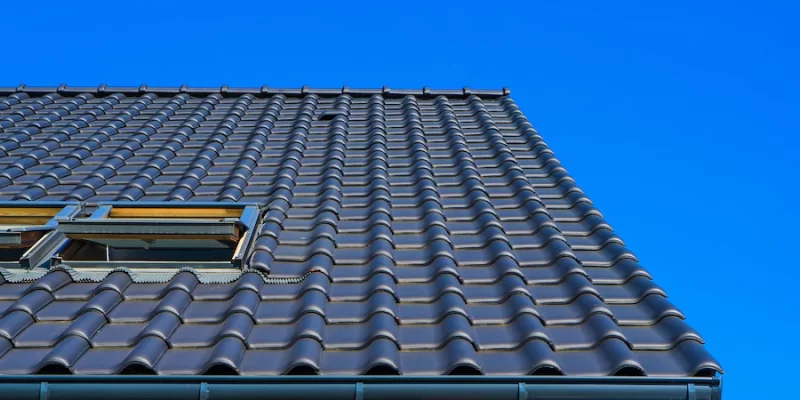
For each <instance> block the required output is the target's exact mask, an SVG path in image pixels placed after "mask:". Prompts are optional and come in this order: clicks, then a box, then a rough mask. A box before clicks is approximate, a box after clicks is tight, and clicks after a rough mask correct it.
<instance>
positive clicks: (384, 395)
mask: <svg viewBox="0 0 800 400" xmlns="http://www.w3.org/2000/svg"><path fill="white" fill-rule="evenodd" d="M141 398H148V399H170V400H184V399H185V400H211V399H213V400H217V399H235V400H248V399H264V400H266V399H331V400H379V399H385V400H394V399H398V400H399V399H410V398H413V399H429V400H439V399H441V400H444V399H463V400H482V399H497V400H534V399H535V400H562V399H571V400H580V399H585V400H589V399H592V400H603V399H609V400H610V399H615V400H645V399H646V400H668V399H669V400H721V398H722V380H721V378H719V377H713V378H653V377H571V376H358V375H355V376H202V375H199V376H164V375H156V376H152V375H150V376H147V375H99V376H91V375H3V376H0V400H5V399H16V400H28V399H30V400H46V399H50V400H62V399H64V400H66V399H87V400H91V399H98V400H101V399H102V400H108V399H115V400H126V399H141Z"/></svg>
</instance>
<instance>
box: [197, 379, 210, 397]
mask: <svg viewBox="0 0 800 400" xmlns="http://www.w3.org/2000/svg"><path fill="white" fill-rule="evenodd" d="M208 397H209V392H208V382H201V383H200V396H199V397H198V399H199V400H208Z"/></svg>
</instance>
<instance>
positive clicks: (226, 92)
mask: <svg viewBox="0 0 800 400" xmlns="http://www.w3.org/2000/svg"><path fill="white" fill-rule="evenodd" d="M14 93H32V94H34V93H35V94H47V93H59V94H63V95H77V94H81V93H92V94H96V95H109V94H114V93H122V94H125V95H142V94H145V93H155V94H158V95H176V94H180V93H186V94H189V95H193V96H208V95H211V94H221V95H223V96H229V97H235V96H241V95H245V94H250V95H253V96H256V97H259V96H271V95H276V94H283V95H285V96H305V95H308V94H317V95H320V96H333V95H340V94H350V95H356V96H371V95H374V94H380V95H383V96H387V97H402V96H408V95H412V96H420V97H434V96H464V97H466V96H470V95H477V96H481V97H490V98H491V97H502V96H509V95H510V94H511V89H509V88H502V89H470V88H468V87H466V86H465V87H463V88H461V89H431V88H429V87H427V86H426V87H423V88H421V89H391V88H389V87H388V86H384V87H382V88H374V89H369V88H367V89H363V88H362V89H356V88H350V87H348V86H343V87H341V88H309V87H308V86H303V87H301V88H271V87H269V86H266V85H265V86H261V87H245V88H242V87H238V88H234V87H229V86H228V85H222V86H220V87H190V86H189V85H181V86H172V87H166V86H148V85H146V84H143V85H141V86H138V87H137V86H108V85H105V84H102V85H99V86H67V85H65V84H62V85H58V86H27V85H25V84H20V85H18V86H16V87H11V86H6V87H0V95H4V96H7V95H10V94H14Z"/></svg>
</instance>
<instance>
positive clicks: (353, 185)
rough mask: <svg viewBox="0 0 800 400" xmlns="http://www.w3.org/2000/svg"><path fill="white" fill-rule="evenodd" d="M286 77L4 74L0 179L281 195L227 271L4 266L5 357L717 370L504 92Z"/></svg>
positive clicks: (147, 194) (212, 194)
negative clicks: (86, 82)
mask: <svg viewBox="0 0 800 400" xmlns="http://www.w3.org/2000/svg"><path fill="white" fill-rule="evenodd" d="M223 92H224V91H223ZM286 93H287V94H270V93H267V94H263V93H259V92H258V91H254V92H253V93H252V94H242V93H232V92H228V93H224V94H221V93H216V94H212V93H202V94H200V93H191V92H189V93H179V92H178V91H177V90H176V91H175V92H174V93H171V94H170V93H167V92H160V93H154V92H148V91H147V89H146V88H144V89H143V91H142V92H137V91H129V92H127V93H125V94H123V93H121V92H116V91H113V90H107V91H103V92H94V93H89V92H87V93H67V92H64V93H61V94H58V93H56V92H55V91H53V92H51V93H44V92H42V91H39V92H35V91H29V92H27V93H26V92H24V91H23V92H16V93H13V92H6V93H2V94H0V200H21V201H43V200H48V201H52V200H79V201H89V202H93V201H101V200H122V201H125V200H129V201H220V202H222V201H252V202H259V203H261V204H262V205H263V206H264V216H263V218H262V224H261V225H260V226H259V234H258V238H257V240H256V242H255V245H254V251H253V252H252V255H251V258H250V259H249V262H248V270H247V271H246V272H244V273H243V274H242V275H241V277H239V278H238V279H235V280H233V281H232V282H230V283H206V282H205V281H204V282H200V281H199V280H198V277H197V276H198V275H196V274H195V273H194V272H192V271H183V272H180V273H177V271H176V273H177V274H176V275H174V276H173V277H171V278H170V277H169V276H167V277H166V278H165V279H163V280H162V283H136V282H134V281H133V280H132V276H133V275H134V274H133V273H130V272H125V271H119V272H113V273H110V274H97V273H95V274H94V275H92V276H96V277H97V278H96V279H88V278H87V279H83V280H82V281H80V280H79V281H76V280H75V279H76V278H75V276H76V275H75V274H70V273H69V272H70V271H68V270H64V269H59V270H53V271H50V272H48V273H46V274H45V273H40V274H39V275H38V276H41V277H38V276H37V277H36V278H34V279H28V280H26V281H25V282H18V283H12V282H11V281H12V280H13V279H9V276H11V275H13V274H14V273H15V272H14V271H6V274H5V275H4V276H6V279H0V281H2V282H3V283H2V284H0V315H2V317H1V318H0V373H2V374H15V373H16V374H30V373H52V372H62V373H74V374H115V373H157V374H202V373H206V374H230V373H234V374H308V373H321V374H367V373H378V374H396V373H400V374H476V373H480V374H565V375H615V374H616V375H661V376H691V375H702V376H707V375H712V374H714V372H715V371H721V368H720V366H719V365H718V363H717V362H716V361H715V360H714V359H713V358H712V357H711V356H710V355H709V354H708V353H707V352H706V350H705V349H704V346H703V344H702V343H703V340H702V339H701V337H700V336H699V335H698V334H697V333H696V332H695V331H694V330H693V329H692V328H691V327H690V326H689V325H687V323H686V322H685V321H684V316H683V315H682V314H681V312H680V311H679V310H678V309H677V308H676V307H675V306H673V305H672V304H671V303H670V302H669V301H668V300H667V299H666V294H665V293H664V291H663V290H662V289H661V288H659V287H658V286H657V285H656V284H655V283H654V282H653V281H652V280H651V276H650V275H649V274H648V272H647V271H646V270H645V269H643V268H642V266H640V265H639V263H638V261H637V259H636V257H635V256H634V255H633V253H632V252H631V251H630V250H628V249H627V248H626V247H625V245H624V243H623V242H622V240H621V239H620V238H619V237H618V236H617V235H616V234H614V232H613V231H612V230H611V228H610V226H609V224H608V223H607V222H606V221H605V220H604V219H603V217H602V215H601V214H600V213H599V212H598V211H597V209H595V208H594V206H593V205H592V203H591V201H589V199H588V198H587V197H586V196H585V195H584V193H583V192H582V191H581V190H580V189H579V188H578V187H577V186H576V185H575V182H574V181H573V179H572V178H570V177H569V175H568V174H567V171H566V170H565V169H564V168H563V167H562V166H561V164H560V163H559V162H558V160H557V159H556V158H555V157H554V156H553V153H552V152H551V151H550V150H549V149H548V147H547V146H546V144H545V143H544V142H543V141H542V138H541V137H540V135H539V134H538V133H537V132H536V131H535V130H534V129H533V127H532V126H531V124H530V123H529V122H528V121H527V120H526V118H525V117H524V115H523V114H522V113H521V112H520V110H519V108H518V107H517V106H516V105H515V104H514V102H513V101H512V100H511V99H510V98H509V97H508V96H505V95H503V94H502V93H500V94H487V95H480V94H479V95H475V94H474V93H465V94H463V95H462V94H458V92H454V93H453V94H450V95H447V96H444V95H437V94H436V93H435V92H433V93H428V92H426V93H425V94H423V93H422V92H420V93H419V94H417V95H411V94H397V93H396V92H389V91H383V93H382V94H381V91H375V93H376V94H369V93H356V92H353V93H350V94H338V95H337V94H332V93H327V92H325V93H322V92H316V93H315V92H313V91H305V90H304V91H300V92H298V93H290V92H286ZM666 250H667V249H666V248H665V251H666ZM45 272H46V271H45ZM90 275H91V274H90ZM227 276H232V278H230V279H227V281H230V280H231V279H234V278H236V276H237V275H236V274H230V273H228V274H227ZM274 278H293V279H290V280H276V279H274ZM286 282H292V283H286Z"/></svg>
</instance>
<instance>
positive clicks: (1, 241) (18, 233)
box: [0, 201, 82, 269]
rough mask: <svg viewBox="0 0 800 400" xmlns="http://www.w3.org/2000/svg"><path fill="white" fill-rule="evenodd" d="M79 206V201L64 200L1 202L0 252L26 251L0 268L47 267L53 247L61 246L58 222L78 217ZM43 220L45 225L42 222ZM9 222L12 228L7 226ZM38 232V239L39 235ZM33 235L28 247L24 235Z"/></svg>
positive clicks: (61, 237)
mask: <svg viewBox="0 0 800 400" xmlns="http://www.w3.org/2000/svg"><path fill="white" fill-rule="evenodd" d="M81 211H82V206H81V204H80V203H78V202H64V201H45V202H30V201H3V202H0V222H3V224H2V225H3V227H2V228H0V251H3V250H5V249H11V248H26V250H25V252H24V253H23V254H22V255H21V256H20V258H19V259H18V260H17V261H10V260H6V261H0V267H5V268H24V269H32V268H36V267H39V266H42V265H46V264H47V262H48V261H49V260H50V257H51V255H52V254H53V251H54V250H55V248H57V247H58V246H60V245H61V244H62V243H63V240H64V236H63V234H61V233H59V232H58V230H57V228H58V224H59V222H63V221H67V220H69V219H72V218H74V217H75V216H77V215H79V214H80V213H81ZM45 221H46V222H45ZM9 222H12V223H13V225H19V226H11V227H8V226H6V225H11V224H8V223H9ZM39 233H41V236H38V234H39ZM26 235H27V236H35V238H34V240H31V241H32V242H33V243H32V244H30V245H27V244H26V243H25V241H26V239H25V236H26Z"/></svg>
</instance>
